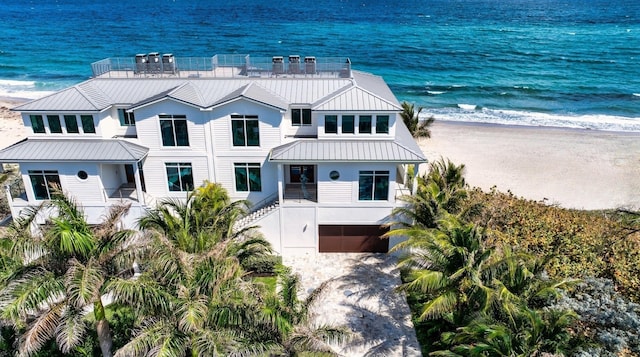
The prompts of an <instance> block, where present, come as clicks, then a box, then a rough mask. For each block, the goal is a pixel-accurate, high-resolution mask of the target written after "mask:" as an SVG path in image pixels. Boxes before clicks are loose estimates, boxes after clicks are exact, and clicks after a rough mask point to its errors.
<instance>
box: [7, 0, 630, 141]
mask: <svg viewBox="0 0 640 357" xmlns="http://www.w3.org/2000/svg"><path fill="white" fill-rule="evenodd" d="M85 2H90V3H89V4H86V3H85ZM147 52H160V53H173V54H174V55H176V56H177V57H181V56H198V57H199V56H211V55H213V54H216V53H217V54H227V53H241V54H250V55H252V56H260V57H262V56H273V55H282V56H287V55H289V54H298V55H302V56H317V57H325V56H328V57H350V58H351V61H352V63H353V67H354V68H355V69H361V70H364V71H369V72H372V73H375V74H377V75H380V76H383V77H384V78H385V80H386V81H387V83H389V85H390V87H391V89H392V90H393V91H394V92H395V94H396V96H397V97H398V98H399V99H400V100H407V101H410V102H415V103H417V104H418V105H420V106H424V107H425V108H426V114H428V115H434V116H435V117H436V118H437V119H441V120H465V121H476V122H494V123H506V124H524V125H547V126H552V125H554V126H567V127H583V128H592V129H605V130H625V131H640V1H638V0H411V1H399V0H357V1H353V0H315V1H312V0H278V1H274V0H272V1H261V0H237V1H229V0H218V1H214V0H209V1H205V0H134V1H132V0H128V1H123V0H111V1H98V0H93V1H83V0H59V1H54V0H33V1H25V0H2V2H1V3H0V97H8V96H9V97H11V96H13V97H28V98H34V97H37V96H41V95H43V94H46V93H47V92H49V91H53V90H58V89H61V88H64V87H66V86H69V85H73V84H75V83H78V82H80V81H83V80H85V79H87V78H88V77H89V76H90V75H91V67H90V64H91V62H94V61H97V60H100V59H103V58H106V57H127V56H134V55H135V54H136V53H147Z"/></svg>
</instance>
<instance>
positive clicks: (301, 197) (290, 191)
mask: <svg viewBox="0 0 640 357" xmlns="http://www.w3.org/2000/svg"><path fill="white" fill-rule="evenodd" d="M305 191H306V195H305ZM283 196H284V197H283V198H284V202H286V203H290V202H298V203H311V202H318V185H317V184H314V183H307V184H305V185H304V187H303V185H302V184H301V183H288V184H286V185H285V188H284V195H283Z"/></svg>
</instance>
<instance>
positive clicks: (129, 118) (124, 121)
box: [118, 109, 136, 126]
mask: <svg viewBox="0 0 640 357" xmlns="http://www.w3.org/2000/svg"><path fill="white" fill-rule="evenodd" d="M118 118H119V119H120V126H135V125H136V118H135V117H134V116H133V112H131V113H129V112H127V111H126V110H124V109H118Z"/></svg>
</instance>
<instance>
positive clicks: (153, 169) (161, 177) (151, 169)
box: [143, 154, 211, 199]
mask: <svg viewBox="0 0 640 357" xmlns="http://www.w3.org/2000/svg"><path fill="white" fill-rule="evenodd" d="M167 162H184V163H191V168H192V171H193V184H194V186H195V187H199V186H201V185H202V183H203V182H204V181H205V180H211V179H210V178H209V170H208V165H209V163H208V160H207V157H206V156H204V155H198V156H196V155H195V154H194V155H191V156H183V155H172V156H169V155H167V156H149V157H147V159H146V160H145V163H144V166H143V171H144V181H145V185H146V188H147V193H148V194H150V195H151V196H153V197H155V198H156V199H161V198H163V197H177V198H186V197H187V194H186V192H180V191H169V185H168V183H167V170H166V166H165V163H167Z"/></svg>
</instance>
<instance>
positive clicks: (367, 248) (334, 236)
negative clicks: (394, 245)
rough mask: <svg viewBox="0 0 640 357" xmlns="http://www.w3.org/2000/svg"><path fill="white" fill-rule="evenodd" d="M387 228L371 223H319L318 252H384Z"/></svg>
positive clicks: (387, 248) (386, 243) (387, 242)
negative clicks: (384, 237) (382, 237)
mask: <svg viewBox="0 0 640 357" xmlns="http://www.w3.org/2000/svg"><path fill="white" fill-rule="evenodd" d="M388 231H389V228H385V227H380V226H376V225H374V226H372V225H319V226H318V236H319V240H320V247H319V250H320V253H364V252H369V253H386V252H388V251H389V240H388V239H381V238H380V236H382V235H383V234H385V233H387V232H388Z"/></svg>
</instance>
